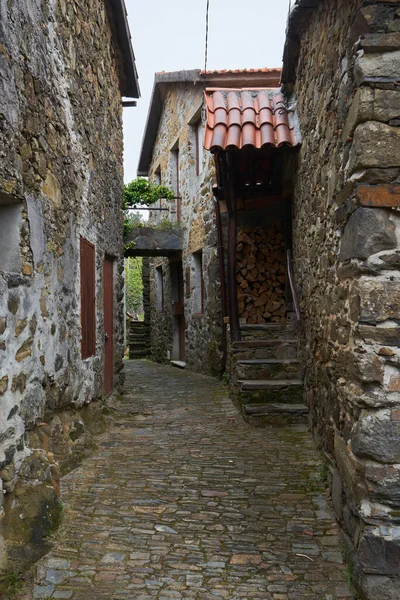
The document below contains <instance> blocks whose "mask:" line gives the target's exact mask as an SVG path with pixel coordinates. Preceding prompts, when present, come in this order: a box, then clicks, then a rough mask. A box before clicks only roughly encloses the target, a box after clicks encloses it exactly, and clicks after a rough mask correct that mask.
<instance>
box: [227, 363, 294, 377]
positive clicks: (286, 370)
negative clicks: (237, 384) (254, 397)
mask: <svg viewBox="0 0 400 600" xmlns="http://www.w3.org/2000/svg"><path fill="white" fill-rule="evenodd" d="M236 372H237V376H238V378H239V380H247V381H248V380H258V381H260V380H289V379H290V380H293V379H294V380H299V361H298V360H297V359H290V358H288V359H276V358H268V359H251V360H239V361H237V363H236Z"/></svg>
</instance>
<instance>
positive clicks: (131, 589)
mask: <svg viewBox="0 0 400 600" xmlns="http://www.w3.org/2000/svg"><path fill="white" fill-rule="evenodd" d="M126 371H127V386H126V387H127V392H126V395H125V397H124V401H123V403H120V404H119V414H118V416H117V420H116V423H115V427H113V429H112V430H111V431H110V432H109V433H107V434H106V435H104V436H102V438H100V450H99V452H98V453H97V454H96V455H95V456H93V457H92V458H90V459H89V460H87V461H86V462H85V464H84V465H83V466H82V467H81V468H79V469H77V470H76V471H74V472H72V473H70V474H69V475H68V476H66V477H65V478H64V479H63V483H62V498H63V502H64V505H65V519H64V522H63V525H62V526H61V529H60V530H59V532H58V533H57V534H56V541H55V545H54V548H53V550H52V551H51V553H50V554H49V555H47V557H46V558H45V559H44V560H43V561H42V563H41V565H40V566H39V569H38V578H37V582H36V585H35V586H33V587H32V589H30V590H28V591H26V592H25V593H22V592H21V595H20V598H21V599H24V600H25V599H26V600H27V599H31V598H35V599H42V598H67V599H68V598H72V599H73V600H92V599H93V600H103V599H104V600H111V599H114V600H125V599H131V600H152V599H157V600H171V599H180V598H191V599H197V600H203V599H204V600H224V599H231V600H234V599H235V600H255V599H262V600H303V599H307V600H337V599H339V598H353V595H352V594H351V593H350V592H349V591H348V587H347V569H346V567H345V566H344V565H343V564H342V557H341V551H340V542H339V537H338V529H337V526H336V523H335V520H334V519H333V516H332V512H331V510H330V508H329V504H328V501H327V494H326V491H325V489H324V483H323V476H321V474H322V465H321V462H320V459H319V455H318V453H317V452H316V450H315V447H314V445H313V442H312V441H311V439H310V436H309V434H308V432H307V429H306V427H305V426H301V425H300V426H299V425H294V426H290V427H287V428H278V427H276V428H272V427H269V428H266V429H254V428H251V427H250V426H248V425H246V424H245V423H244V422H243V421H242V420H241V418H240V417H239V416H237V414H236V411H235V409H234V408H233V406H232V405H231V403H230V402H229V400H228V399H227V397H226V393H225V391H224V389H223V388H221V386H220V385H219V383H218V382H216V381H215V380H213V379H210V378H206V377H203V376H201V375H196V374H191V373H189V372H185V371H180V370H178V369H173V368H171V367H165V366H160V365H154V364H152V363H150V362H140V361H138V362H129V363H127V365H126Z"/></svg>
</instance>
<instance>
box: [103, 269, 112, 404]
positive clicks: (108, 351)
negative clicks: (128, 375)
mask: <svg viewBox="0 0 400 600" xmlns="http://www.w3.org/2000/svg"><path fill="white" fill-rule="evenodd" d="M113 267H114V263H113V261H112V260H111V259H109V258H106V259H105V260H104V391H105V393H106V395H107V396H108V395H109V394H111V392H112V390H113V375H114V285H113V284H114V281H113V271H114V268H113Z"/></svg>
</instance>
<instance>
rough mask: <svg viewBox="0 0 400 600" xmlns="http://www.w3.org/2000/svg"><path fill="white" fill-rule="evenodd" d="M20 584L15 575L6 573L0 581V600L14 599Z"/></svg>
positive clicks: (18, 577)
mask: <svg viewBox="0 0 400 600" xmlns="http://www.w3.org/2000/svg"><path fill="white" fill-rule="evenodd" d="M21 585H22V582H21V580H20V576H19V575H18V574H17V573H8V574H7V575H5V576H4V577H3V578H2V579H1V581H0V598H3V597H4V598H15V597H16V594H17V593H18V592H19V591H20V588H21Z"/></svg>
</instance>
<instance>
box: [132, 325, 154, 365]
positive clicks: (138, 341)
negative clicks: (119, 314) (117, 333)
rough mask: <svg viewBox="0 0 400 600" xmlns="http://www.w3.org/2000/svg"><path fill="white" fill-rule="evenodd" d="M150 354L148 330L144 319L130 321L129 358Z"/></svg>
mask: <svg viewBox="0 0 400 600" xmlns="http://www.w3.org/2000/svg"><path fill="white" fill-rule="evenodd" d="M149 354H150V330H149V326H148V324H147V323H145V322H144V321H131V323H130V328H129V358H131V359H132V358H135V359H136V358H146V357H147V356H149Z"/></svg>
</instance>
